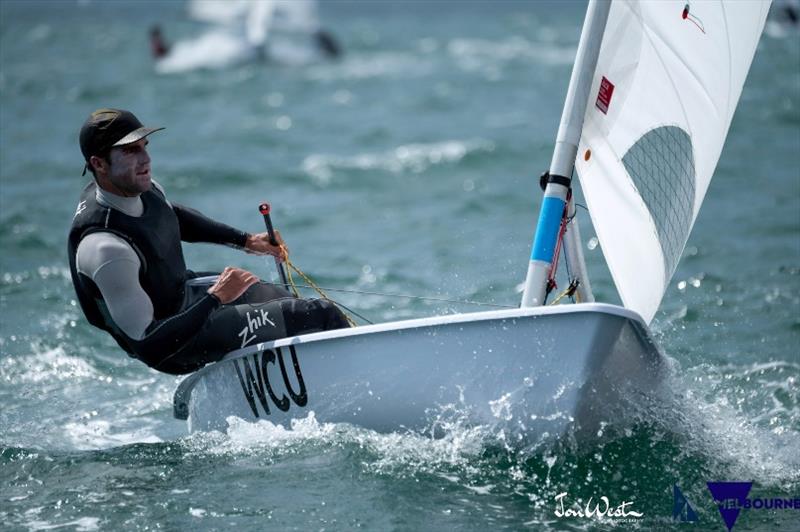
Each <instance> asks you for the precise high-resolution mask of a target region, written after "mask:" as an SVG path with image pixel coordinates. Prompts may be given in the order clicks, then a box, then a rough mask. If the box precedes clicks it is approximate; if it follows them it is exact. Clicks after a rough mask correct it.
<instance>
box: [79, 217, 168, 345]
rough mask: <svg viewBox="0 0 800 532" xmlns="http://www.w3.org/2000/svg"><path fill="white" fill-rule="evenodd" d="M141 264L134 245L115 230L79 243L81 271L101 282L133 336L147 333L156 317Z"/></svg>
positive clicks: (116, 317) (115, 316)
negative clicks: (143, 283)
mask: <svg viewBox="0 0 800 532" xmlns="http://www.w3.org/2000/svg"><path fill="white" fill-rule="evenodd" d="M140 265H141V262H140V260H139V256H138V255H137V254H136V252H135V251H133V248H131V246H130V245H129V244H128V243H127V242H126V241H125V240H123V239H122V238H120V237H119V236H117V235H115V234H112V233H108V232H105V231H103V232H98V233H92V234H90V235H87V236H86V237H85V238H83V239H82V240H81V242H80V244H78V250H77V253H76V266H77V269H78V272H80V273H82V274H83V275H85V276H86V277H88V278H89V279H91V280H92V281H93V282H94V284H95V285H97V288H98V289H99V290H100V294H101V295H102V296H103V301H104V302H105V304H106V308H107V309H108V312H109V314H110V315H111V319H112V320H113V321H114V324H115V325H116V326H117V327H118V328H119V329H120V330H121V331H122V332H123V333H124V334H125V335H126V336H127V337H129V338H133V339H139V338H141V337H142V336H144V331H145V329H146V328H147V326H148V325H149V324H150V322H151V321H153V303H152V301H150V298H149V297H148V295H147V293H146V292H145V291H144V290H143V289H142V287H141V285H140V284H139V268H140Z"/></svg>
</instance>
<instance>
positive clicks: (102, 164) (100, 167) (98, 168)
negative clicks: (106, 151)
mask: <svg viewBox="0 0 800 532" xmlns="http://www.w3.org/2000/svg"><path fill="white" fill-rule="evenodd" d="M89 164H90V165H92V168H94V170H95V172H99V173H102V174H105V173H107V172H108V161H106V160H105V159H103V158H102V157H98V156H97V155H92V156H91V157H89Z"/></svg>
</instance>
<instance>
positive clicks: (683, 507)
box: [672, 484, 699, 523]
mask: <svg viewBox="0 0 800 532" xmlns="http://www.w3.org/2000/svg"><path fill="white" fill-rule="evenodd" d="M672 494H673V503H672V519H673V520H675V521H680V522H682V523H696V522H697V521H699V519H698V517H697V512H695V511H694V508H692V505H691V504H689V501H688V500H686V497H684V495H683V493H681V489H680V488H679V487H678V485H677V484H675V485H673V489H672Z"/></svg>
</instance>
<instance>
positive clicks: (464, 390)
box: [174, 304, 663, 440]
mask: <svg viewBox="0 0 800 532" xmlns="http://www.w3.org/2000/svg"><path fill="white" fill-rule="evenodd" d="M662 366H663V359H662V356H661V354H660V352H659V350H658V347H657V346H656V344H655V342H654V341H653V340H652V338H651V336H650V333H649V331H648V329H647V327H646V325H644V323H643V322H642V321H641V319H640V318H639V317H638V316H637V315H636V314H634V313H632V312H630V311H628V310H626V309H623V308H620V307H615V306H611V305H603V304H582V305H568V306H559V307H537V308H525V309H513V310H502V311H492V312H481V313H474V314H460V315H454V316H441V317H436V318H427V319H421V320H408V321H401V322H394V323H387V324H382V325H372V326H364V327H358V328H354V329H350V330H340V331H329V332H324V333H315V334H309V335H303V336H298V337H294V338H286V339H282V340H278V341H275V342H269V343H264V344H259V345H254V346H251V347H247V348H244V349H240V350H238V351H234V352H232V353H230V354H228V355H227V356H226V357H225V358H224V359H222V360H221V361H219V362H217V363H214V364H211V365H209V366H206V367H205V368H203V369H201V370H200V371H198V372H196V373H195V374H192V375H191V376H189V377H188V378H186V379H185V380H184V381H183V382H182V383H181V384H180V385H179V387H178V389H177V390H176V392H175V400H174V407H175V416H176V417H177V418H180V419H188V422H189V429H190V431H196V430H212V429H222V430H224V429H225V427H226V425H227V422H226V419H227V418H228V417H229V416H236V417H239V418H242V419H244V420H247V421H257V420H261V419H264V420H268V421H270V422H272V423H275V424H281V425H284V426H289V423H290V421H291V420H292V419H295V418H303V417H306V416H307V415H308V414H309V413H310V412H312V411H313V412H314V415H315V416H316V419H317V420H318V421H320V422H337V423H340V422H346V423H352V424H355V425H359V426H363V427H366V428H369V429H373V430H376V431H380V432H391V431H404V430H409V429H411V430H419V431H433V432H434V433H435V432H436V431H437V428H438V427H439V424H440V423H441V422H442V421H447V420H448V418H450V417H452V416H458V417H459V418H460V419H461V420H462V421H463V420H466V421H468V422H469V423H475V424H481V425H490V426H501V427H503V428H504V429H506V430H508V431H509V434H514V435H518V436H517V437H519V436H522V437H524V439H526V440H527V439H529V438H531V437H541V436H542V435H544V434H551V435H557V434H560V433H561V432H562V431H564V430H565V429H566V428H567V427H569V426H575V427H578V428H579V429H580V430H583V431H587V430H588V431H593V430H595V427H596V426H597V425H598V423H599V422H600V421H603V420H604V418H603V416H604V415H605V414H604V413H605V412H606V411H607V409H608V408H609V407H613V406H614V405H616V404H618V403H619V402H620V400H621V398H622V397H623V396H626V395H630V394H636V393H638V392H641V391H646V390H651V389H653V386H654V385H655V384H656V383H657V382H658V380H659V379H660V373H661V368H662ZM520 439H522V438H521V437H520Z"/></svg>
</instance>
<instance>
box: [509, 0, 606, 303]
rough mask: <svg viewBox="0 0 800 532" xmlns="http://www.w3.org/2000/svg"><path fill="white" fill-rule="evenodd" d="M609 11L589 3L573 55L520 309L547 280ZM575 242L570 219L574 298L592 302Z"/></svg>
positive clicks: (536, 298) (540, 294)
mask: <svg viewBox="0 0 800 532" xmlns="http://www.w3.org/2000/svg"><path fill="white" fill-rule="evenodd" d="M610 9H611V0H590V1H589V7H588V8H587V10H586V19H585V20H584V22H583V31H582V32H581V40H580V44H578V53H577V55H576V56H575V65H574V66H573V68H572V76H571V77H570V80H569V89H567V99H566V101H565V102H564V111H563V112H562V114H561V123H560V124H559V126H558V135H557V137H556V146H555V149H554V151H553V159H552V161H551V162H550V177H549V179H548V182H547V188H546V189H545V191H544V198H543V199H542V207H541V209H540V211H539V221H538V223H537V225H536V234H535V236H534V240H533V246H532V249H531V260H530V263H529V264H528V273H527V276H526V278H525V289H524V291H523V293H522V306H523V307H535V306H539V305H541V304H543V303H544V297H545V288H546V283H547V276H548V274H549V272H550V266H551V263H552V261H553V253H554V251H555V247H556V242H557V240H558V232H559V227H560V225H561V217H562V214H563V213H564V207H565V206H566V200H567V192H568V191H569V188H570V184H571V182H572V173H573V170H574V168H575V156H576V155H577V153H578V142H579V141H580V137H581V130H582V129H583V117H584V115H585V113H586V104H587V102H588V100H589V90H590V89H591V86H592V79H593V77H594V71H595V67H596V66H597V58H598V56H599V55H600V44H601V43H602V40H603V33H604V32H605V28H606V21H607V20H608V13H609V11H610ZM570 203H572V202H570ZM574 208H575V207H574V205H572V204H571V205H570V209H571V211H574ZM579 237H580V234H579V231H578V225H577V221H576V220H575V219H573V222H571V223H570V224H569V229H568V230H567V232H566V234H565V240H566V242H565V248H566V252H567V253H568V255H567V260H568V261H570V262H571V268H572V270H573V273H574V274H576V277H578V278H579V280H580V285H579V290H580V292H579V295H582V300H583V301H593V300H594V297H593V296H592V294H591V289H590V287H589V281H588V278H587V276H586V264H585V263H584V261H583V254H582V253H581V246H580V241H579ZM570 254H571V256H570ZM581 287H582V288H581Z"/></svg>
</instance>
